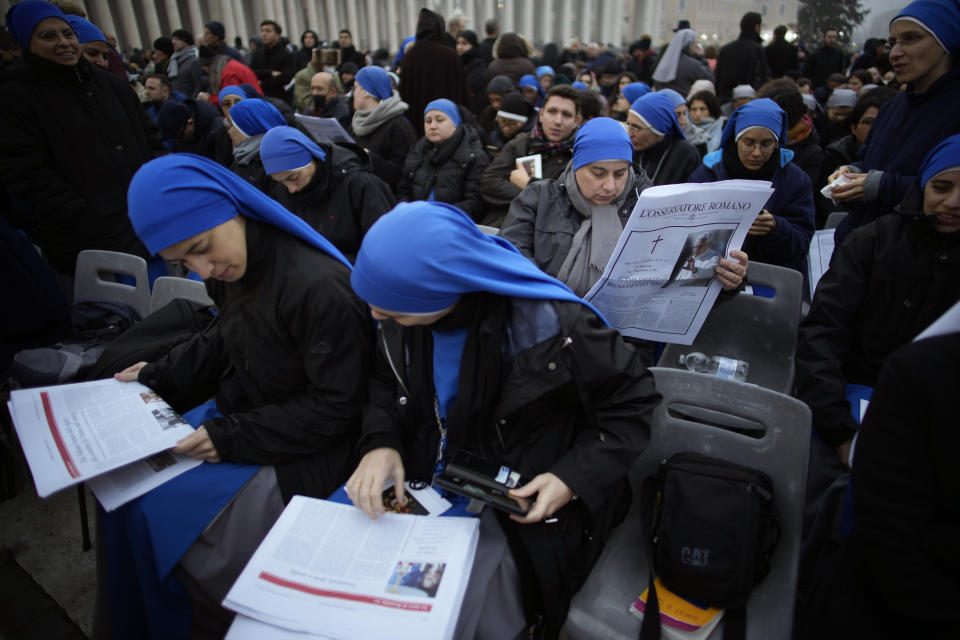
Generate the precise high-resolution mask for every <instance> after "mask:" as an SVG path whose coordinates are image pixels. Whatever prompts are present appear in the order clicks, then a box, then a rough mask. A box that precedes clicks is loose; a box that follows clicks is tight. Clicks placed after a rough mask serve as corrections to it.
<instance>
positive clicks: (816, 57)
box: [803, 47, 843, 88]
mask: <svg viewBox="0 0 960 640" xmlns="http://www.w3.org/2000/svg"><path fill="white" fill-rule="evenodd" d="M831 73H843V51H841V50H840V49H839V48H837V47H820V48H819V49H818V50H817V51H816V52H815V53H813V54H811V55H810V56H809V57H808V58H807V62H806V64H804V65H803V75H805V76H806V77H808V78H810V81H811V82H813V86H814V88H817V87H825V86H827V76H829V75H830V74H831Z"/></svg>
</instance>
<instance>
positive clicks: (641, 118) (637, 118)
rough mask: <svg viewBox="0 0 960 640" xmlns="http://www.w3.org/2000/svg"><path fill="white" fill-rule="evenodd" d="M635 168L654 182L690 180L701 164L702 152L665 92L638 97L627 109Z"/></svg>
mask: <svg viewBox="0 0 960 640" xmlns="http://www.w3.org/2000/svg"><path fill="white" fill-rule="evenodd" d="M627 130H628V131H629V133H630V141H631V142H632V143H633V151H634V154H633V162H634V168H635V169H636V168H642V169H643V172H644V173H646V174H647V175H648V176H649V177H650V180H651V181H652V182H653V184H654V185H661V184H678V183H681V182H686V181H687V177H688V176H689V175H690V174H691V173H693V171H694V170H695V169H696V168H697V165H699V164H700V152H699V151H697V148H696V147H695V146H693V144H691V143H690V142H689V141H687V139H686V136H684V135H683V131H682V130H681V129H680V123H679V122H677V116H676V113H675V112H674V109H673V102H672V101H671V100H670V98H669V97H667V96H665V95H663V94H662V93H648V94H646V95H643V96H641V97H639V98H637V99H636V100H635V101H634V103H633V104H632V105H631V106H630V111H629V112H628V113H627Z"/></svg>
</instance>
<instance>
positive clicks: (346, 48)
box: [338, 29, 367, 69]
mask: <svg viewBox="0 0 960 640" xmlns="http://www.w3.org/2000/svg"><path fill="white" fill-rule="evenodd" d="M338 44H339V45H340V64H341V65H343V64H344V63H347V62H352V63H353V64H355V65H357V68H358V69H362V68H363V67H365V66H366V64H367V60H366V59H365V58H364V57H363V54H362V53H360V52H359V51H357V48H356V47H355V46H353V34H352V33H350V30H349V29H341V30H340V34H339V36H338Z"/></svg>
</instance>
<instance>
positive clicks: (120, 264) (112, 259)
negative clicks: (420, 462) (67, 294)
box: [73, 249, 150, 318]
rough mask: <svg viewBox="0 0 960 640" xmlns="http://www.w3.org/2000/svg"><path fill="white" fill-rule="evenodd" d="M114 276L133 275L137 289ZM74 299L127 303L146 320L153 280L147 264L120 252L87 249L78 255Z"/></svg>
mask: <svg viewBox="0 0 960 640" xmlns="http://www.w3.org/2000/svg"><path fill="white" fill-rule="evenodd" d="M113 274H120V275H125V276H130V277H132V278H133V279H134V281H135V282H136V285H135V286H132V285H129V284H123V283H120V282H117V281H116V279H115V278H114V277H113ZM73 298H74V300H79V299H80V298H103V299H105V300H113V301H115V302H122V303H124V304H128V305H130V306H131V307H133V309H134V310H135V311H136V312H137V313H138V314H140V317H141V318H146V317H147V314H148V313H150V280H149V278H148V276H147V261H146V260H144V259H143V258H141V257H139V256H132V255H130V254H129V253H120V252H117V251H101V250H93V249H87V250H85V251H81V252H80V254H79V255H78V256H77V271H76V277H75V280H74V285H73Z"/></svg>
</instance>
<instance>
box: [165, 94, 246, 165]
mask: <svg viewBox="0 0 960 640" xmlns="http://www.w3.org/2000/svg"><path fill="white" fill-rule="evenodd" d="M183 104H185V105H187V106H188V107H190V111H191V112H192V116H193V131H194V133H193V139H191V140H179V139H175V140H174V141H173V150H174V152H176V153H195V154H197V155H198V156H204V157H205V158H210V159H211V160H213V161H214V162H218V163H220V164H222V165H223V166H227V167H228V166H230V163H231V162H232V159H233V153H232V152H231V146H232V145H231V144H230V136H229V135H227V132H226V131H224V129H223V116H221V115H220V110H219V109H217V108H216V107H214V106H213V105H211V104H210V103H208V102H202V101H200V100H195V99H193V98H187V99H186V100H184V101H183Z"/></svg>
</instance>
